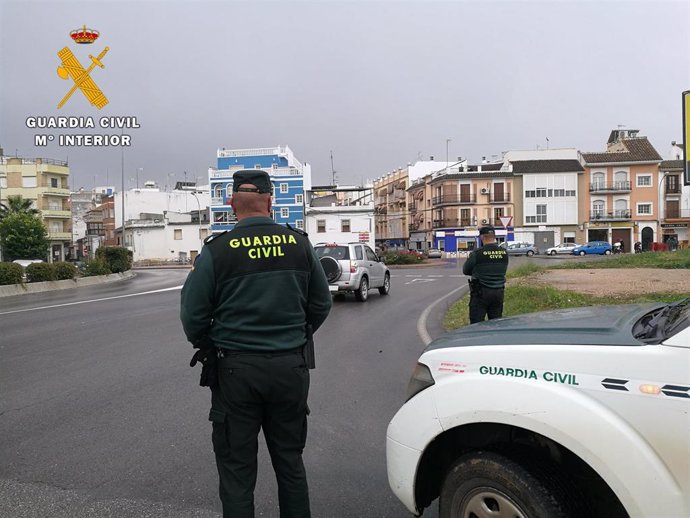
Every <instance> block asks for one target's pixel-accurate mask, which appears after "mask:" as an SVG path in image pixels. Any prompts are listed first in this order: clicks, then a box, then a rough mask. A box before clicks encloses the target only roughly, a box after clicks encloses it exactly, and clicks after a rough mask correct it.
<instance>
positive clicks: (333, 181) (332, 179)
mask: <svg viewBox="0 0 690 518" xmlns="http://www.w3.org/2000/svg"><path fill="white" fill-rule="evenodd" d="M331 185H335V170H334V169H333V150H332V149H331Z"/></svg>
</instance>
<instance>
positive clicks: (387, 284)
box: [379, 274, 391, 295]
mask: <svg viewBox="0 0 690 518" xmlns="http://www.w3.org/2000/svg"><path fill="white" fill-rule="evenodd" d="M390 291H391V276H390V275H389V274H386V276H385V277H384V278H383V286H381V287H380V288H379V293H380V294H381V295H388V293H389V292H390Z"/></svg>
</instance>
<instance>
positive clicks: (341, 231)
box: [305, 185, 375, 250]
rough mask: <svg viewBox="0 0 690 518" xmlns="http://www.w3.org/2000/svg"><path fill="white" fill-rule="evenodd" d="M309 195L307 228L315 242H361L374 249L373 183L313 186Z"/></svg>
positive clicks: (306, 203) (308, 192) (307, 196)
mask: <svg viewBox="0 0 690 518" xmlns="http://www.w3.org/2000/svg"><path fill="white" fill-rule="evenodd" d="M305 195H306V199H305V231H306V232H307V233H308V234H309V239H310V241H311V242H312V244H317V243H350V242H360V243H366V244H368V245H369V246H370V247H371V249H372V250H373V249H374V246H375V244H374V243H375V241H374V238H375V236H374V230H375V226H374V199H373V186H371V185H369V186H364V187H338V186H325V187H313V190H310V191H306V192H305Z"/></svg>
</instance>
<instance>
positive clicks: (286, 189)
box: [280, 183, 288, 194]
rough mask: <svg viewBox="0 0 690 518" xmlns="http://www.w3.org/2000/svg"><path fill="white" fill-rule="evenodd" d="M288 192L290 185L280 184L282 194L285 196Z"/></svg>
mask: <svg viewBox="0 0 690 518" xmlns="http://www.w3.org/2000/svg"><path fill="white" fill-rule="evenodd" d="M286 192H288V184H286V183H281V184H280V193H281V194H285V193H286Z"/></svg>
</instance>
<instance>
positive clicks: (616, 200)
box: [580, 129, 662, 251]
mask: <svg viewBox="0 0 690 518" xmlns="http://www.w3.org/2000/svg"><path fill="white" fill-rule="evenodd" d="M582 156H583V159H584V161H585V182H586V184H587V196H583V197H582V198H581V200H580V213H581V214H582V215H583V216H586V219H585V220H584V222H583V225H584V227H585V228H586V238H587V240H600V241H608V242H617V241H619V240H622V241H623V243H624V247H625V250H627V251H630V250H632V246H633V244H634V243H635V242H637V241H639V242H641V243H642V249H643V250H650V249H651V248H652V243H654V242H657V241H660V240H661V221H660V219H661V218H660V208H659V205H660V204H659V189H660V172H659V166H660V164H661V162H662V159H661V156H660V155H659V153H658V152H657V151H656V149H654V146H652V144H651V143H650V142H649V140H647V137H643V136H639V130H628V129H617V130H613V131H611V134H610V136H609V139H608V142H607V150H606V152H603V153H583V154H582Z"/></svg>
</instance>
